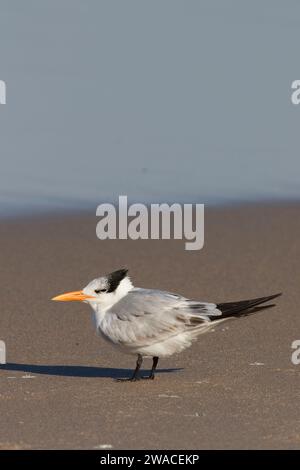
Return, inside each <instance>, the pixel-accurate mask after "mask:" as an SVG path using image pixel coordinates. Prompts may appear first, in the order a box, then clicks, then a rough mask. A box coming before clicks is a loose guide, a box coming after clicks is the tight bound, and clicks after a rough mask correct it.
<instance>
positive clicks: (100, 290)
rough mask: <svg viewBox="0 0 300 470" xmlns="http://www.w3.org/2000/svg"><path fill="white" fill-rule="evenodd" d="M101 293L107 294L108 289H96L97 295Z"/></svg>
mask: <svg viewBox="0 0 300 470" xmlns="http://www.w3.org/2000/svg"><path fill="white" fill-rule="evenodd" d="M100 292H106V289H95V294H100Z"/></svg>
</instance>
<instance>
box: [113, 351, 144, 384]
mask: <svg viewBox="0 0 300 470" xmlns="http://www.w3.org/2000/svg"><path fill="white" fill-rule="evenodd" d="M142 362H143V356H141V355H140V354H138V358H137V361H136V367H135V370H134V372H133V376H132V377H130V378H129V379H117V380H118V382H135V381H136V380H139V377H138V373H139V370H140V368H141V365H142Z"/></svg>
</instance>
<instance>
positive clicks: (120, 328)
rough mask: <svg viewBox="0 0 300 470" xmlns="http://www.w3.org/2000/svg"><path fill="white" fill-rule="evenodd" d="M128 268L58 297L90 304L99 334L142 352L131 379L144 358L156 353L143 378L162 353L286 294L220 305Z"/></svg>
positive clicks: (178, 349) (183, 346)
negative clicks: (140, 284) (136, 279)
mask: <svg viewBox="0 0 300 470" xmlns="http://www.w3.org/2000/svg"><path fill="white" fill-rule="evenodd" d="M127 272H128V271H127V269H120V270H118V271H115V272H113V273H110V274H108V275H106V276H103V277H99V278H98V279H94V280H93V281H91V282H90V283H89V284H88V285H87V286H86V287H85V288H84V289H83V290H80V291H75V292H68V293H65V294H62V295H58V296H57V297H54V298H53V299H52V300H56V301H63V302H65V301H80V302H85V303H88V304H90V306H91V307H92V309H93V312H94V323H95V326H96V330H97V333H98V334H99V335H100V336H102V337H103V338H104V339H106V340H107V341H109V342H110V343H112V344H113V345H114V346H116V347H118V348H119V349H120V350H122V351H123V352H125V353H129V354H133V355H137V363H136V368H135V371H134V373H133V376H132V377H131V378H129V379H125V380H130V381H135V380H137V379H138V378H139V375H138V373H139V370H140V367H141V365H142V361H143V357H152V358H153V366H152V370H151V373H150V375H149V376H147V377H143V378H148V379H154V372H155V369H156V366H157V363H158V359H159V358H160V357H166V356H171V355H172V354H174V353H179V352H181V351H183V350H184V349H186V348H187V347H189V346H191V344H192V341H193V340H195V339H196V338H197V337H198V336H199V335H200V334H201V333H204V332H206V331H208V330H209V329H210V328H212V327H214V326H215V325H216V324H218V323H220V322H222V321H224V320H226V319H228V318H229V317H233V316H235V317H239V316H244V315H248V314H249V313H251V312H253V311H256V310H257V309H254V307H257V306H258V305H260V304H262V303H264V302H267V301H269V300H272V299H275V298H276V297H278V296H279V295H281V294H275V295H271V296H268V297H261V298H258V299H252V300H244V301H240V302H229V303H220V304H215V303H207V302H200V301H195V300H190V299H187V298H186V297H183V296H181V295H177V294H172V293H169V292H165V291H160V290H156V289H142V288H137V287H134V286H133V285H132V283H131V280H130V279H129V277H128V274H127ZM269 306H271V305H267V306H266V307H269ZM262 308H263V307H262Z"/></svg>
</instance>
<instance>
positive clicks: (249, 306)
mask: <svg viewBox="0 0 300 470" xmlns="http://www.w3.org/2000/svg"><path fill="white" fill-rule="evenodd" d="M281 294H282V293H279V294H274V295H269V296H268V297H260V298H258V299H251V300H241V301H239V302H226V303H222V304H217V309H218V310H220V311H221V312H222V317H221V318H228V317H242V316H246V315H250V314H251V313H254V312H256V311H258V310H261V309H264V308H269V307H273V306H274V304H268V305H264V306H262V307H259V308H256V307H258V306H259V305H261V304H264V303H265V302H268V301H269V300H273V299H276V297H279V296H280V295H281ZM218 318H219V319H220V317H216V318H215V319H216V320H217V319H218Z"/></svg>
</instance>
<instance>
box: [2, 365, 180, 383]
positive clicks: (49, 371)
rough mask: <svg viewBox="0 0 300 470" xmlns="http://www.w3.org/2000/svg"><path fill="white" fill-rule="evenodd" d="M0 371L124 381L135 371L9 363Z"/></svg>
mask: <svg viewBox="0 0 300 470" xmlns="http://www.w3.org/2000/svg"><path fill="white" fill-rule="evenodd" d="M0 370H7V371H13V372H25V373H27V374H28V373H30V374H41V375H56V376H60V377H86V378H92V377H94V378H99V377H102V378H105V377H106V378H111V379H123V378H126V377H131V375H132V373H133V370H134V369H119V368H112V367H89V366H63V365H40V364H17V363H7V364H5V365H1V366H0ZM180 370H182V368H175V369H157V371H156V373H157V374H161V373H172V372H177V371H180ZM143 373H145V374H146V375H147V374H149V373H150V371H149V370H142V371H141V374H142V375H143Z"/></svg>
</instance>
